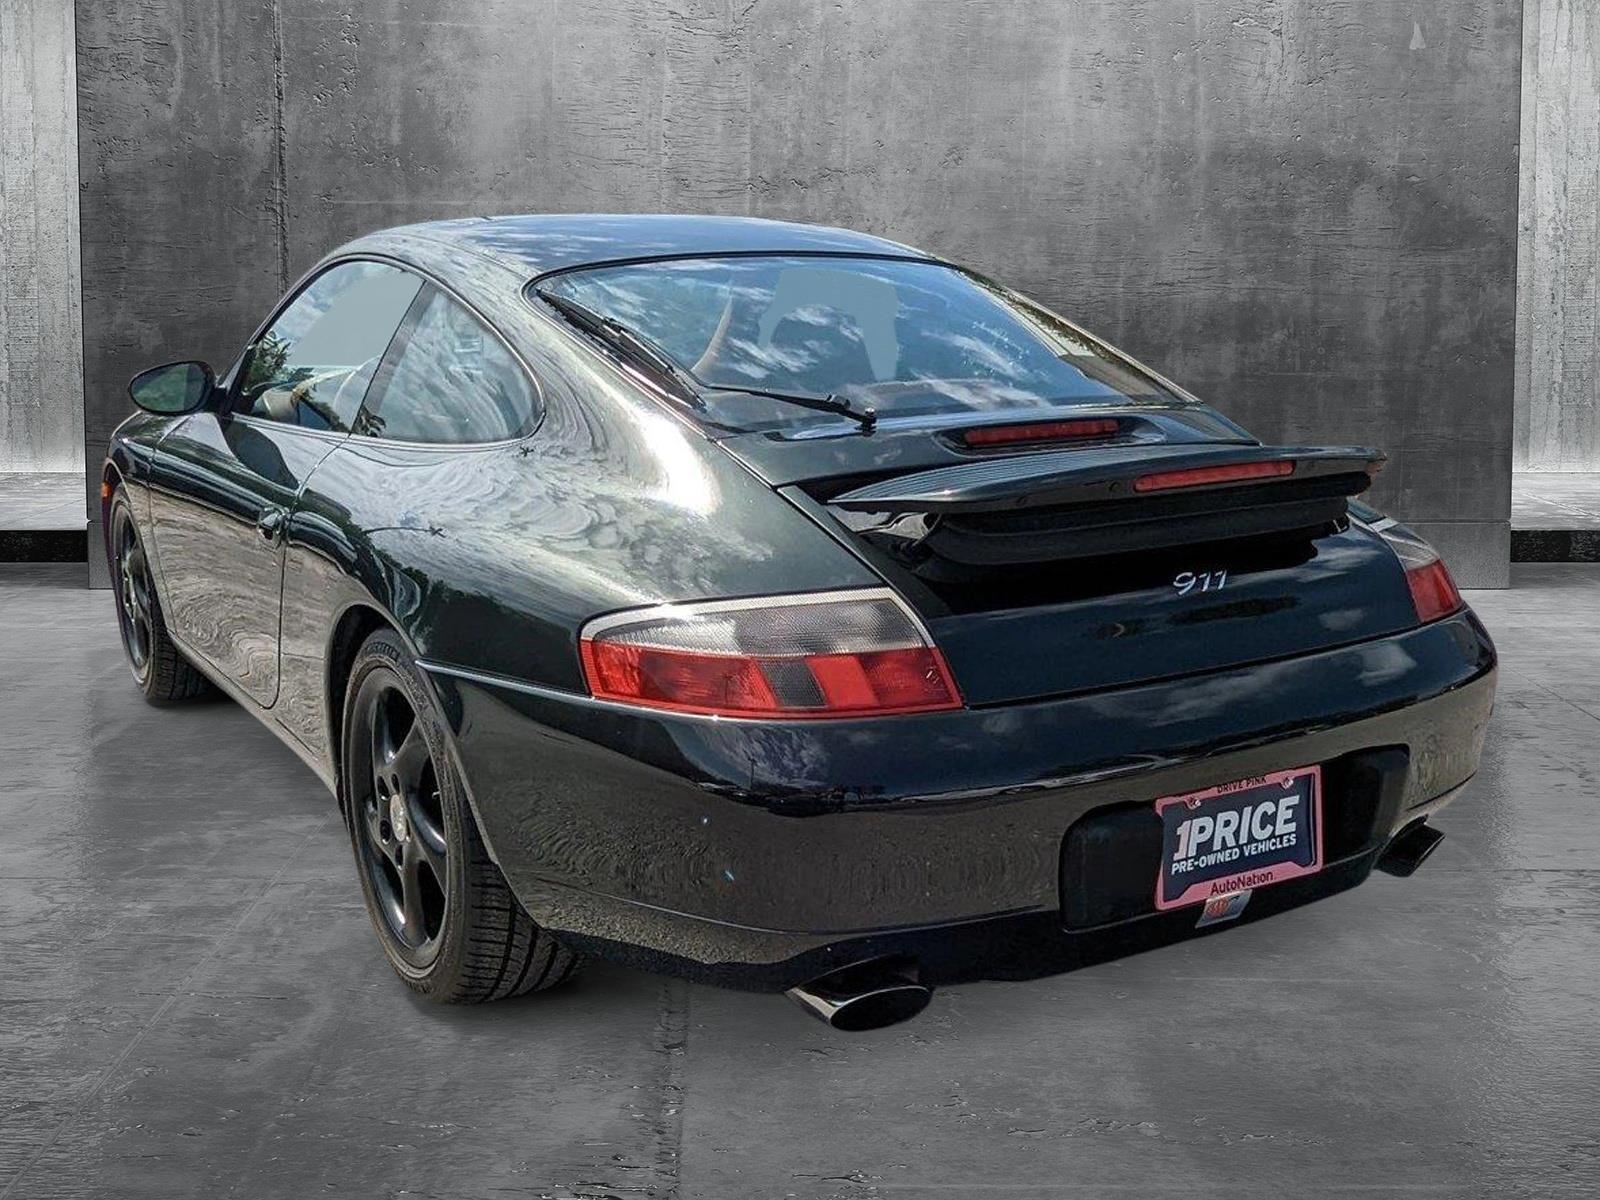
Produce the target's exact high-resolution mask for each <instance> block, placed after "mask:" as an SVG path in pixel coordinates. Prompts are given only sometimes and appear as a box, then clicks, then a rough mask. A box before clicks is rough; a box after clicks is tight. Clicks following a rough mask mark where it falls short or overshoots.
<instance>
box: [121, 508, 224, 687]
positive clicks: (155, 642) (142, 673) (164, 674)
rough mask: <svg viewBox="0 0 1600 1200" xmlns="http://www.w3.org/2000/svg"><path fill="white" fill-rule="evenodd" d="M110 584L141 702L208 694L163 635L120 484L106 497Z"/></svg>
mask: <svg viewBox="0 0 1600 1200" xmlns="http://www.w3.org/2000/svg"><path fill="white" fill-rule="evenodd" d="M111 586H112V588H113V589H114V590H115V591H116V594H117V625H118V628H119V629H120V630H121V632H122V651H123V654H125V655H126V656H127V659H128V668H129V670H131V671H132V672H133V681H134V682H135V683H136V684H138V685H139V691H140V692H141V693H142V694H143V696H144V698H145V700H147V701H148V702H149V703H151V704H181V703H183V702H185V701H188V700H195V699H198V698H199V697H201V696H204V695H206V694H207V693H208V692H210V691H211V684H210V682H209V681H208V680H207V679H206V677H205V676H204V675H202V674H201V673H200V672H199V671H198V670H196V669H195V667H194V665H193V664H192V663H191V662H190V661H189V660H188V659H186V658H184V656H183V653H182V652H181V651H180V650H179V649H178V647H177V646H175V645H174V644H173V642H172V638H171V637H170V636H169V635H168V633H167V622H166V618H165V617H164V616H163V615H162V612H161V599H160V597H158V596H157V595H156V588H155V578H154V576H153V575H152V574H151V572H150V560H149V558H148V557H147V556H146V554H145V550H144V542H143V540H142V539H141V538H140V537H139V526H138V524H137V523H136V522H135V521H134V519H133V508H132V506H131V505H130V504H129V503H128V497H127V495H126V494H125V493H124V492H123V490H122V488H121V487H118V488H117V491H116V495H114V496H113V497H112V499H111Z"/></svg>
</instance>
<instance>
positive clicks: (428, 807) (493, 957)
mask: <svg viewBox="0 0 1600 1200" xmlns="http://www.w3.org/2000/svg"><path fill="white" fill-rule="evenodd" d="M343 728H344V753H343V755H342V763H343V773H344V779H343V784H344V796H345V798H346V815H347V818H348V822H349V825H350V839H351V844H352V846H353V848H354V850H355V858H356V867H357V870H358V871H359V873H360V876H361V890H362V894H363V896H364V898H365V900H366V905H367V913H368V915H369V916H370V917H371V918H372V924H373V927H374V928H375V929H376V930H377V932H378V939H379V941H380V942H381V943H382V945H383V951H384V954H385V955H386V956H387V957H388V959H389V962H390V964H391V965H392V966H393V967H394V969H395V973H396V974H398V975H399V976H400V978H401V979H402V980H404V981H405V983H406V986H408V987H410V988H411V989H412V990H413V991H415V992H417V993H419V994H421V995H423V996H426V997H428V998H429V999H432V1000H440V1001H446V1002H454V1003H477V1002H482V1001H485V1000H500V999H504V998H505V997H507V996H517V995H521V994H523V993H525V992H533V991H540V990H542V989H544V988H549V987H554V986H555V985H556V984H558V983H560V982H562V980H564V979H566V978H567V977H568V976H569V975H571V974H572V972H573V970H574V969H575V968H576V966H577V964H578V958H577V956H576V955H575V954H574V953H573V952H572V951H570V950H568V949H567V948H566V947H564V946H562V945H561V944H560V943H559V942H557V941H556V940H555V938H554V937H552V936H551V935H550V934H549V933H546V932H545V931H544V930H543V929H541V928H539V926H538V925H537V924H536V923H535V922H534V920H533V918H531V917H530V916H528V914H527V913H526V912H525V911H524V910H523V908H522V905H521V904H519V903H518V901H517V899H516V897H515V896H514V895H513V894H512V892H511V889H510V887H509V886H507V884H506V881H505V877H504V876H503V875H502V874H501V873H500V868H499V867H497V866H496V865H495V864H494V861H493V860H492V859H491V858H490V857H489V853H488V850H487V849H486V848H485V847H484V844H483V839H482V837H481V836H480V835H479V833H478V827H477V823H476V822H475V821H474V820H473V816H472V810H471V807H470V806H469V805H468V804H467V801H466V796H465V794H464V790H463V788H462V786H461V783H460V780H459V779H458V778H457V775H456V772H455V769H454V767H453V766H452V764H451V760H450V756H449V750H448V746H447V743H446V741H445V735H444V731H443V728H442V725H441V723H440V721H439V718H438V715H437V713H436V711H435V707H434V704H433V701H432V699H431V694H430V692H429V690H428V688H427V687H426V685H425V683H424V681H423V678H422V673H421V671H420V670H419V668H418V667H417V665H416V662H415V660H414V659H413V658H412V656H411V654H410V652H409V651H408V650H407V649H406V647H405V645H404V643H403V642H401V640H400V639H399V638H398V637H397V636H396V635H395V634H393V633H392V632H390V631H388V630H379V631H377V632H376V633H374V634H372V636H371V637H369V638H368V639H367V640H366V642H365V643H364V644H363V645H362V647H361V649H360V651H359V652H358V653H357V655H356V661H355V665H354V667H353V668H352V670H351V673H350V684H349V687H348V689H347V691H346V694H345V707H344V726H343Z"/></svg>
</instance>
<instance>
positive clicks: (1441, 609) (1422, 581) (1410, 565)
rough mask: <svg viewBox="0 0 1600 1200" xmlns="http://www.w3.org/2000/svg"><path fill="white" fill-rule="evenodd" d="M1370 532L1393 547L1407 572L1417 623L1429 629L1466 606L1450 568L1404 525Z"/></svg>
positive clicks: (1374, 526)
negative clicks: (1432, 624)
mask: <svg viewBox="0 0 1600 1200" xmlns="http://www.w3.org/2000/svg"><path fill="white" fill-rule="evenodd" d="M1369 528H1371V529H1372V530H1373V531H1374V532H1376V533H1377V535H1378V536H1379V537H1381V538H1382V539H1383V540H1384V541H1386V542H1388V543H1389V548H1390V549H1391V550H1393V551H1394V553H1395V557H1397V558H1398V559H1399V560H1400V565H1401V566H1402V567H1404V568H1405V572H1406V586H1407V587H1409V588H1410V589H1411V606H1412V607H1413V608H1415V609H1416V610H1417V620H1419V621H1421V622H1422V623H1423V624H1424V625H1426V624H1427V623H1428V622H1429V621H1437V620H1438V619H1439V618H1440V617H1448V616H1449V615H1450V614H1451V613H1453V612H1455V611H1456V610H1457V609H1459V608H1460V607H1461V606H1462V600H1461V593H1460V592H1459V591H1457V590H1456V581H1455V580H1454V579H1451V578H1450V571H1449V568H1447V567H1446V566H1445V565H1444V560H1443V559H1441V558H1440V557H1439V552H1438V551H1437V550H1435V549H1434V548H1433V547H1432V546H1430V545H1428V543H1427V542H1425V541H1423V540H1422V539H1421V538H1420V537H1418V536H1417V535H1416V534H1414V533H1412V532H1411V531H1410V530H1409V529H1407V528H1405V526H1403V525H1395V524H1388V525H1384V524H1381V523H1380V524H1377V525H1372V526H1369Z"/></svg>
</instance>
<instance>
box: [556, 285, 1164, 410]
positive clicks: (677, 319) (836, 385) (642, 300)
mask: <svg viewBox="0 0 1600 1200" xmlns="http://www.w3.org/2000/svg"><path fill="white" fill-rule="evenodd" d="M536 290H537V291H539V292H544V293H548V294H553V295H557V296H561V297H565V298H566V299H569V300H573V301H576V302H577V303H579V304H582V305H583V306H584V307H586V308H588V309H590V310H592V311H594V312H596V313H599V314H600V315H602V316H604V317H608V318H610V319H611V320H613V321H616V322H618V323H619V324H622V325H624V326H627V327H628V328H629V329H631V330H633V331H634V332H635V333H638V334H640V335H641V336H643V337H645V338H647V339H648V340H649V341H650V342H652V343H653V344H654V345H655V346H656V347H657V348H659V349H660V350H661V351H662V352H664V353H665V354H666V355H667V356H668V357H669V358H671V359H672V360H673V361H674V362H675V363H676V364H677V365H678V366H679V367H681V368H682V369H683V370H684V371H686V372H688V373H689V374H690V375H691V376H693V377H694V379H695V380H696V381H697V382H698V383H699V384H700V386H701V387H702V388H704V389H706V390H707V391H708V392H712V393H714V392H716V391H717V389H735V388H744V389H751V390H757V391H758V390H760V389H763V388H766V389H772V390H776V391H782V392H789V393H798V394H804V395H812V396H827V395H836V396H839V397H842V398H845V399H849V400H852V401H858V402H860V403H862V404H870V405H872V406H873V407H874V408H876V409H877V410H878V412H879V414H880V415H882V416H884V417H895V416H911V415H919V414H924V413H941V414H942V413H959V412H963V411H981V412H987V411H993V410H1009V409H1049V408H1053V407H1058V406H1065V405H1071V406H1079V405H1084V404H1127V403H1129V402H1130V401H1142V400H1158V401H1160V402H1162V403H1172V402H1174V401H1177V400H1178V399H1179V398H1178V397H1177V396H1176V395H1174V394H1173V393H1172V392H1171V391H1170V390H1168V389H1166V388H1164V387H1163V386H1162V385H1161V384H1160V383H1159V382H1157V381H1156V380H1155V379H1153V378H1151V377H1150V376H1149V375H1148V374H1146V373H1145V372H1143V371H1141V370H1139V369H1138V368H1137V367H1135V366H1134V365H1133V364H1132V363H1131V362H1129V361H1128V360H1127V359H1125V358H1123V357H1122V356H1121V355H1119V354H1117V353H1116V352H1115V351H1113V350H1111V349H1110V348H1109V347H1106V346H1105V345H1103V344H1102V343H1100V342H1098V341H1095V340H1094V339H1092V338H1090V337H1088V336H1087V335H1086V334H1084V333H1082V332H1081V331H1079V330H1077V329H1076V328H1074V327H1073V326H1071V325H1070V324H1068V323H1067V322H1065V321H1063V320H1062V319H1061V318H1059V317H1057V316H1055V315H1054V314H1052V313H1050V312H1049V311H1047V310H1045V309H1043V308H1040V307H1039V306H1037V305H1034V304H1032V303H1030V302H1029V301H1026V300H1023V299H1022V298H1021V297H1019V296H1016V295H1015V294H1013V293H1011V292H1008V291H1006V290H1005V289H1003V288H1000V287H997V286H996V285H994V284H991V283H989V282H987V281H984V280H981V279H979V278H977V277H975V276H972V275H969V274H967V273H965V272H963V271H960V270H957V269H955V268H953V267H947V266H942V265H939V264H936V263H928V262H916V261H900V260H892V259H867V258H840V257H819V256H811V257H806V256H773V257H727V258H692V259H675V260H670V261H665V262H654V263H641V264H633V265H627V266H616V267H602V268H594V269H588V270H578V271H570V272H566V273H564V274H561V275H556V276H553V277H550V278H548V279H545V280H543V281H541V282H540V283H538V284H537V285H536ZM708 400H709V401H710V402H711V409H712V416H713V418H714V419H716V420H720V421H723V422H726V423H731V424H735V425H742V426H746V427H761V426H767V425H777V424H791V423H796V422H814V421H827V420H833V419H835V418H833V417H831V416H829V415H828V414H819V413H816V412H812V411H809V410H804V409H796V408H794V407H792V406H780V405H774V404H772V403H771V402H770V401H769V402H763V401H761V400H760V399H759V398H758V397H750V396H738V395H714V396H708Z"/></svg>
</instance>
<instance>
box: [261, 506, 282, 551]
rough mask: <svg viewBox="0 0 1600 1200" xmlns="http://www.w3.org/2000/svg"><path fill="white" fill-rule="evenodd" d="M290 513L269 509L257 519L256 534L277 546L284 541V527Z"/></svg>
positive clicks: (278, 509)
mask: <svg viewBox="0 0 1600 1200" xmlns="http://www.w3.org/2000/svg"><path fill="white" fill-rule="evenodd" d="M288 515H289V514H288V513H286V512H284V511H283V509H281V508H269V509H267V510H266V511H265V512H263V513H262V514H261V515H260V516H259V517H257V518H256V532H257V533H259V534H260V535H261V536H262V537H263V538H265V539H266V540H267V541H269V542H271V543H273V544H274V545H276V544H277V543H278V542H279V541H281V540H282V539H283V525H284V521H285V520H286V519H287V518H288Z"/></svg>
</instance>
